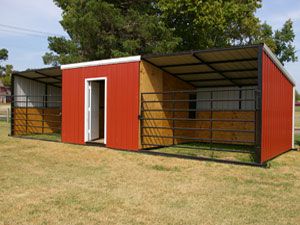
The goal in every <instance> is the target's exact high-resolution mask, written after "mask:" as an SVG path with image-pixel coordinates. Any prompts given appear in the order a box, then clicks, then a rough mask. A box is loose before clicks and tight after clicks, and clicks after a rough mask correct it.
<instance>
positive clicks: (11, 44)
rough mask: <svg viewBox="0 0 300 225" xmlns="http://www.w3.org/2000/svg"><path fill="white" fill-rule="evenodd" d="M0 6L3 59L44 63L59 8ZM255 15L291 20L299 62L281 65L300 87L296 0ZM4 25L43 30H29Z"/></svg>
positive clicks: (11, 1)
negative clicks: (43, 58)
mask: <svg viewBox="0 0 300 225" xmlns="http://www.w3.org/2000/svg"><path fill="white" fill-rule="evenodd" d="M0 6H1V13H0V48H6V49H8V51H9V59H8V61H7V62H6V63H8V64H12V65H13V66H14V69H15V70H25V69H27V68H42V67H47V66H45V65H44V64H43V61H42V56H43V55H44V53H45V52H47V51H49V49H48V41H47V36H49V35H48V33H51V34H55V35H62V36H67V34H66V33H65V32H64V30H63V29H62V27H61V25H60V23H59V21H60V20H61V10H60V9H59V8H58V7H57V6H56V5H55V4H54V3H53V0H26V1H24V0H0ZM257 16H258V17H259V18H260V20H261V21H266V22H267V23H268V24H270V25H272V27H273V28H274V29H280V28H281V27H282V25H283V23H284V22H285V21H286V20H287V19H289V18H291V19H292V20H293V22H294V31H295V34H296V39H295V45H296V49H297V50H298V49H299V51H297V55H298V57H299V62H296V63H287V64H286V65H285V67H286V69H287V70H288V71H289V73H290V74H291V75H292V76H293V77H294V79H295V80H296V84H297V89H298V90H300V1H299V0H263V7H262V8H261V9H259V10H258V11H257ZM7 26H14V27H21V28H26V29H31V30H37V31H42V32H43V33H40V34H33V33H31V32H27V31H24V30H23V31H21V30H20V29H11V27H10V28H9V27H7Z"/></svg>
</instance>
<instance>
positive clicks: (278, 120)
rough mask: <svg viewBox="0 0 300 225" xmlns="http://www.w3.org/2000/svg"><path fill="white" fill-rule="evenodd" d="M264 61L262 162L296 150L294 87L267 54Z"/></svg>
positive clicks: (264, 54) (264, 55)
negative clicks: (293, 147) (294, 136)
mask: <svg viewBox="0 0 300 225" xmlns="http://www.w3.org/2000/svg"><path fill="white" fill-rule="evenodd" d="M262 58H263V61H262V67H263V68H262V136H261V137H262V146H261V162H265V161H267V160H269V159H272V158H274V157H275V156H277V155H280V154H281V153H283V152H285V151H287V150H289V149H291V148H292V129H293V121H292V120H293V85H292V84H291V83H290V82H289V80H288V79H287V78H286V77H285V76H284V74H283V73H282V72H281V71H280V70H279V69H278V67H277V66H276V65H275V64H274V63H273V61H272V60H271V59H270V58H269V56H268V55H267V54H266V53H263V56H262Z"/></svg>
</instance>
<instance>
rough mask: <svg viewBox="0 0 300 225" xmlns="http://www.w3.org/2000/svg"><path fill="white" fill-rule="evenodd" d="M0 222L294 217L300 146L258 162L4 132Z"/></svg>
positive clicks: (292, 220) (0, 133) (268, 220)
mask: <svg viewBox="0 0 300 225" xmlns="http://www.w3.org/2000/svg"><path fill="white" fill-rule="evenodd" d="M8 129H9V126H8V124H7V123H4V122H0V224H151V225H152V224H206V225H209V224H262V225H268V224H270V225H273V224H277V225H280V224H298V223H299V221H300V214H299V211H300V204H299V202H300V164H299V161H300V152H295V151H292V152H289V153H287V154H284V155H282V156H280V157H278V158H277V159H275V160H273V161H272V162H271V168H268V169H263V168H256V167H249V166H237V165H228V164H220V163H214V162H204V161H195V160H185V159H178V158H167V157H160V156H150V155H145V154H138V153H132V152H125V151H115V150H110V149H107V148H101V147H88V146H79V145H69V144H63V143H55V142H46V141H38V140H28V139H20V138H13V137H9V136H7V133H8Z"/></svg>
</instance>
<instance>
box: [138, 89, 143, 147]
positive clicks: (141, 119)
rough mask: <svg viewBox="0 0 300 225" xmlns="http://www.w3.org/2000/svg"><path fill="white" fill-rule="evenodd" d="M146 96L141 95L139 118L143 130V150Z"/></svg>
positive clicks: (141, 135) (141, 136)
mask: <svg viewBox="0 0 300 225" xmlns="http://www.w3.org/2000/svg"><path fill="white" fill-rule="evenodd" d="M143 101H144V94H143V93H141V115H140V116H139V119H140V125H141V127H140V129H141V131H140V132H141V133H140V138H141V145H142V146H141V147H142V148H143V144H144V120H143V118H144V103H143Z"/></svg>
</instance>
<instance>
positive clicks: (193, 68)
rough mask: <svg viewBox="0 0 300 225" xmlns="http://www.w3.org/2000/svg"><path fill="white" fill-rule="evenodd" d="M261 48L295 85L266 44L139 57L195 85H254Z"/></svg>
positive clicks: (256, 78)
mask: <svg viewBox="0 0 300 225" xmlns="http://www.w3.org/2000/svg"><path fill="white" fill-rule="evenodd" d="M260 47H262V48H263V50H264V52H265V53H266V54H267V55H268V56H269V57H270V58H271V59H272V61H273V62H274V63H275V64H276V65H277V67H278V68H279V69H280V70H281V71H282V73H283V74H284V75H285V76H286V77H287V79H288V80H289V81H290V82H291V83H292V84H293V85H295V81H294V79H293V78H292V76H291V75H290V74H289V73H288V72H287V71H286V69H285V68H284V67H283V65H282V64H281V63H280V62H279V60H278V59H277V57H276V56H275V55H274V54H273V53H272V51H271V50H270V49H269V48H268V46H267V45H265V44H258V45H248V46H236V47H229V48H215V49H206V50H198V51H188V52H178V53H171V54H152V55H143V56H142V60H144V61H146V62H148V63H150V64H152V65H154V66H156V67H158V68H160V69H161V70H163V71H165V72H168V73H170V74H171V75H173V76H175V77H177V78H179V79H181V80H183V81H186V82H188V83H190V84H192V85H193V86H195V87H213V86H214V87H216V86H253V85H257V83H258V51H259V48H260Z"/></svg>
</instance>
